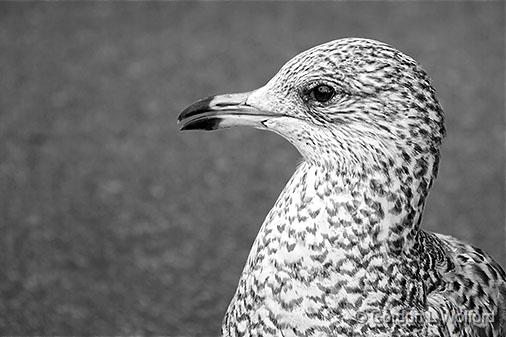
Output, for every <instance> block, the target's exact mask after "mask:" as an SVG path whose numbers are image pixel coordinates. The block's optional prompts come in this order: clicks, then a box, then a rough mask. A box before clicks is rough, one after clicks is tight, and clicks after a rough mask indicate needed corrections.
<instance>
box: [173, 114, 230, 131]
mask: <svg viewBox="0 0 506 337" xmlns="http://www.w3.org/2000/svg"><path fill="white" fill-rule="evenodd" d="M220 122H221V118H219V117H212V118H196V119H194V120H192V121H189V122H188V123H184V124H183V125H182V126H181V129H180V130H181V131H186V130H204V131H212V130H216V129H218V127H219V125H220Z"/></svg>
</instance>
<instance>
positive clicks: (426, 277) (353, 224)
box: [179, 38, 506, 337]
mask: <svg viewBox="0 0 506 337" xmlns="http://www.w3.org/2000/svg"><path fill="white" fill-rule="evenodd" d="M179 122H180V124H181V128H182V129H183V130H192V129H201V130H215V129H219V128H226V127H232V126H252V127H256V128H259V129H265V130H270V131H274V132H276V133H278V134H279V135H281V136H283V137H284V138H286V139H287V140H288V141H289V142H291V143H292V144H293V145H294V146H295V147H296V148H297V149H298V150H299V152H300V153H301V155H302V157H303V159H304V160H303V162H302V163H301V164H300V165H299V166H298V168H297V169H296V171H295V173H294V175H293V176H292V178H291V179H290V181H289V182H288V184H287V185H286V187H285V188H284V190H283V192H282V193H281V195H280V196H279V198H278V200H277V201H276V203H275V205H274V207H273V208H272V209H271V211H270V212H269V214H268V215H267V217H266V219H265V221H264V223H263V225H262V227H261V229H260V231H259V233H258V236H257V238H256V240H255V242H254V244H253V247H252V249H251V252H250V254H249V257H248V260H247V263H246V266H245V268H244V271H243V273H242V276H241V278H240V281H239V285H238V288H237V290H236V293H235V295H234V297H233V299H232V301H231V303H230V305H229V307H228V310H227V312H226V314H225V318H224V320H223V324H222V334H223V336H285V337H288V336H369V337H373V336H399V337H405V336H449V337H457V336H459V337H478V336H480V337H492V336H494V337H495V336H497V337H499V336H506V327H505V326H506V281H505V273H504V271H503V269H502V268H501V267H500V266H499V265H498V264H497V263H496V262H495V261H494V260H493V259H492V258H491V257H490V256H489V255H487V254H486V253H485V252H483V251H482V250H480V249H478V248H476V247H473V246H471V245H468V244H466V243H463V242H461V241H459V240H457V239H454V238H452V237H450V236H445V235H440V234H436V233H430V232H427V231H424V230H422V229H420V222H421V219H422V212H423V208H424V205H425V200H426V198H427V194H428V192H429V189H430V188H431V186H432V184H433V182H434V180H435V178H436V175H437V171H438V164H439V158H440V146H441V143H442V140H443V138H444V135H445V127H444V117H443V111H442V108H441V106H440V104H439V102H438V100H437V98H436V94H435V90H434V89H433V87H432V85H431V83H430V80H429V77H428V76H427V74H426V72H425V71H424V70H423V69H422V68H421V67H420V66H419V65H418V64H417V63H416V62H415V61H414V60H413V59H412V58H410V57H409V56H406V55H405V54H403V53H401V52H399V51H397V50H396V49H394V48H392V47H390V46H388V45H386V44H384V43H381V42H377V41H373V40H367V39H356V38H348V39H341V40H336V41H331V42H328V43H325V44H322V45H320V46H317V47H314V48H312V49H309V50H307V51H305V52H303V53H301V54H299V55H297V56H295V57H294V58H293V59H291V60H290V61H289V62H288V63H286V64H285V65H284V66H283V67H282V68H281V70H280V71H279V72H278V73H277V74H276V75H275V76H274V77H273V78H272V79H271V80H270V81H269V82H268V83H267V84H266V85H264V86H263V87H261V88H259V89H257V90H254V91H251V92H247V93H240V94H228V95H219V96H213V97H209V98H207V99H204V100H201V101H198V102H197V103H195V104H193V105H191V106H189V107H188V108H187V109H185V110H184V111H183V112H182V113H181V115H180V116H179Z"/></svg>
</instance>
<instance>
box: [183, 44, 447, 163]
mask: <svg viewBox="0 0 506 337" xmlns="http://www.w3.org/2000/svg"><path fill="white" fill-rule="evenodd" d="M443 120H444V118H443V112H442V109H441V106H440V104H439V102H438V100H437V98H436V95H435V90H434V88H433V87H432V85H431V83H430V79H429V77H428V76H427V74H426V72H425V71H424V70H423V69H422V68H421V67H420V66H419V65H418V63H417V62H416V61H414V60H413V59H412V58H411V57H409V56H407V55H405V54H403V53H401V52H400V51H398V50H396V49H394V48H392V47H390V46H389V45H387V44H384V43H381V42H377V41H373V40H367V39H357V38H347V39H340V40H335V41H331V42H328V43H325V44H322V45H319V46H317V47H314V48H311V49H309V50H307V51H305V52H302V53H300V54H299V55H297V56H295V57H294V58H292V59H291V60H290V61H288V62H287V63H286V64H285V65H284V66H283V67H282V68H281V69H280V70H279V72H278V73H277V74H276V75H275V76H274V77H273V78H272V79H271V80H270V81H269V82H268V83H267V84H265V85H264V86H262V87H260V88H258V89H256V90H253V91H250V92H245V93H235V94H225V95H216V96H211V97H209V98H206V99H203V100H200V101H198V102H196V103H194V104H192V105H190V106H189V107H188V108H186V109H185V110H184V111H183V112H182V113H181V114H180V115H179V118H178V122H179V123H180V126H181V130H215V129H221V128H227V127H233V126H251V127H255V128H259V129H265V130H269V131H273V132H275V133H278V134H279V135H281V136H283V137H284V138H286V139H287V140H288V141H289V142H290V143H292V144H293V145H294V146H295V147H296V148H297V149H298V150H299V152H300V153H301V154H302V156H303V157H304V158H305V159H306V160H307V161H311V162H313V163H315V164H318V165H326V166H329V165H330V166H336V165H337V166H339V167H341V168H348V169H353V168H354V167H364V166H369V168H371V167H379V168H381V167H383V166H385V165H387V166H395V165H394V163H396V162H400V161H406V160H408V161H411V159H416V158H423V160H424V161H426V163H425V164H426V165H425V166H427V164H429V163H430V162H432V163H434V162H436V163H435V164H436V165H432V166H433V167H434V166H435V169H437V161H438V159H439V147H440V145H441V142H442V139H443V137H444V134H445V129H444V121H443Z"/></svg>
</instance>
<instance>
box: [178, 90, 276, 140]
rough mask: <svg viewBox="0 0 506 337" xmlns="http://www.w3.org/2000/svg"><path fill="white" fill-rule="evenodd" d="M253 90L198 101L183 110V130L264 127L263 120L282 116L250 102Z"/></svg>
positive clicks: (180, 118) (181, 118)
mask: <svg viewBox="0 0 506 337" xmlns="http://www.w3.org/2000/svg"><path fill="white" fill-rule="evenodd" d="M251 93H252V92H245V93H238V94H227V95H217V96H211V97H208V98H205V99H202V100H200V101H197V102H195V103H193V104H192V105H190V106H189V107H187V108H186V109H184V110H183V112H181V114H180V115H179V117H178V119H177V121H178V124H180V125H181V130H208V131H209V130H216V129H223V128H229V127H233V126H252V127H255V128H264V127H265V126H264V125H263V122H264V121H266V120H268V119H270V118H273V117H280V115H279V114H274V113H272V112H269V111H263V110H261V109H259V108H257V107H255V106H253V105H250V104H248V102H247V101H248V97H249V96H250V95H251Z"/></svg>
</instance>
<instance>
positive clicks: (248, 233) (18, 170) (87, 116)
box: [0, 2, 506, 335]
mask: <svg viewBox="0 0 506 337" xmlns="http://www.w3.org/2000/svg"><path fill="white" fill-rule="evenodd" d="M504 25H505V18H504V3H501V2H495V3H476V2H465V3H456V2H445V3H435V2H427V3H399V2H386V3H362V2H361V3H321V2H319V3H296V4H295V3H190V4H187V3H150V4H147V3H127V4H125V3H123V4H119V3H84V4H83V3H70V4H69V3H39V4H30V3H24V4H14V3H1V4H0V51H1V52H0V90H1V94H0V191H1V192H2V193H1V196H0V268H1V273H0V294H1V295H0V296H1V297H0V334H1V335H4V334H22V335H31V334H44V335H52V334H59V335H68V334H74V335H90V334H101V335H103V334H109V335H111V334H113V335H114V334H124V335H131V334H141V335H152V334H173V335H174V334H179V335H217V334H218V328H219V325H220V321H221V318H222V315H223V312H224V311H225V309H226V306H227V304H228V301H229V300H230V298H231V296H232V294H233V292H234V290H235V286H236V283H237V281H238V278H239V275H240V272H241V270H242V266H243V264H244V262H245V260H246V256H247V254H248V252H249V249H250V246H251V243H252V241H253V239H254V237H255V235H256V233H257V231H258V229H259V225H260V223H261V221H262V220H263V217H264V216H265V215H266V214H267V211H268V210H269V208H270V207H271V205H272V204H273V203H274V201H275V199H276V197H277V195H278V193H279V192H280V191H281V189H282V187H283V185H284V184H285V183H286V181H287V180H288V178H289V177H290V175H291V173H292V171H293V170H294V167H295V165H296V163H297V161H298V160H299V157H298V155H297V153H296V151H295V150H294V149H292V148H291V146H289V144H288V143H287V142H285V141H284V140H282V139H281V138H279V137H277V136H275V135H273V134H268V133H264V132H260V131H255V130H248V129H235V130H230V131H228V132H216V133H212V134H211V133H184V134H181V133H179V132H178V128H177V125H176V117H177V114H178V113H179V111H180V110H181V109H182V108H183V107H185V106H186V105H187V104H189V103H191V102H193V101H194V100H196V99H198V98H200V97H203V96H207V95H210V94H214V93H224V92H230V91H243V90H250V89H254V88H256V87H258V86H260V85H262V84H263V83H265V82H266V81H267V80H268V79H269V78H270V77H271V76H272V75H273V74H274V73H275V72H276V71H277V70H278V69H279V67H280V66H281V65H282V64H283V63H284V62H285V61H287V60H288V59H290V58H291V57H292V56H293V55H295V54H297V53H298V52H300V51H302V50H305V49H307V48H309V47H312V46H314V45H317V44H320V43H322V42H326V41H328V40H332V39H335V38H340V37H347V36H357V37H368V38H375V39H379V40H382V41H385V42H388V43H390V44H392V45H394V46H396V47H397V48H399V49H400V50H402V51H404V52H406V53H408V54H409V55H411V56H413V57H414V58H415V59H417V60H418V61H420V62H421V63H422V64H423V65H424V66H425V68H426V69H427V70H428V72H429V73H430V74H431V76H432V78H433V81H434V84H435V86H436V88H437V89H438V92H439V97H440V99H441V102H442V104H443V106H444V108H445V110H446V114H447V127H448V137H447V140H446V142H445V144H444V148H443V158H442V163H441V171H440V176H439V180H438V181H437V182H436V186H435V188H434V189H433V191H432V193H431V195H430V198H429V201H428V207H427V210H426V214H425V217H424V227H425V228H428V229H431V230H435V231H438V232H442V233H447V234H452V235H455V236H457V237H459V238H462V239H465V240H468V241H469V242H472V243H473V244H476V245H478V246H480V247H482V248H484V249H486V250H487V251H489V252H490V253H491V254H492V255H493V256H494V257H495V258H496V259H497V260H498V261H499V262H500V263H501V264H502V265H504V264H505V262H506V254H505V247H504V242H505V231H504V223H505V216H504V205H505V193H504V172H505V167H504V162H505V151H504V129H505V123H504V92H505V87H504V82H505V78H504V71H505V67H504V60H505V53H504V51H505V46H504V39H505V36H504Z"/></svg>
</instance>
